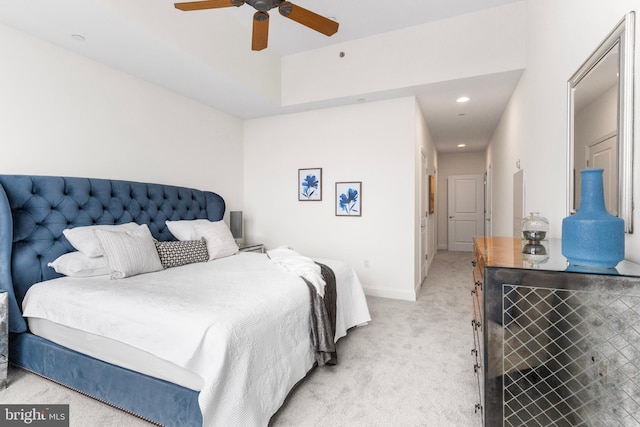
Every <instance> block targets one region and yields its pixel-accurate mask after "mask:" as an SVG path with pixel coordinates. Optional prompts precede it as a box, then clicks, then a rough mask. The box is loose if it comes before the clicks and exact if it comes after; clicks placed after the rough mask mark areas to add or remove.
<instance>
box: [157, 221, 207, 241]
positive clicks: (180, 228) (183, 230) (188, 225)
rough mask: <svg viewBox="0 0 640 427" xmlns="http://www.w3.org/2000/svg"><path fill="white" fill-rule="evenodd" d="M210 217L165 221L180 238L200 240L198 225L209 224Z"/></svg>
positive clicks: (175, 235)
mask: <svg viewBox="0 0 640 427" xmlns="http://www.w3.org/2000/svg"><path fill="white" fill-rule="evenodd" d="M209 222H211V221H209V220H208V219H189V220H182V221H165V224H167V228H168V229H169V231H170V232H171V234H173V236H174V237H175V238H176V239H178V240H198V236H197V233H196V228H195V227H196V225H198V224H207V223H209Z"/></svg>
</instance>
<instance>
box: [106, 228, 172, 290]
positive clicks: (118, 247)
mask: <svg viewBox="0 0 640 427" xmlns="http://www.w3.org/2000/svg"><path fill="white" fill-rule="evenodd" d="M95 233H96V236H97V237H98V240H100V245H102V249H103V250H104V254H105V256H106V257H107V261H108V263H109V267H110V268H111V278H112V279H123V278H125V277H130V276H135V275H136V274H142V273H151V272H153V271H158V270H162V263H161V262H160V257H159V256H158V252H157V251H156V246H155V245H154V243H153V236H151V232H150V231H149V227H147V225H146V224H143V225H142V226H141V227H140V228H138V229H136V230H127V231H110V230H96V231H95Z"/></svg>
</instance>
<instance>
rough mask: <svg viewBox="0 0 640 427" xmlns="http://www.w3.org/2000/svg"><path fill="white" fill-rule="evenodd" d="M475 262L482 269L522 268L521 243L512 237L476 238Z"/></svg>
mask: <svg viewBox="0 0 640 427" xmlns="http://www.w3.org/2000/svg"><path fill="white" fill-rule="evenodd" d="M474 251H475V256H476V262H478V263H479V264H481V265H482V266H483V267H512V268H522V241H521V239H517V238H514V237H476V238H475V239H474Z"/></svg>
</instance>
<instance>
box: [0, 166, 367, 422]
mask: <svg viewBox="0 0 640 427" xmlns="http://www.w3.org/2000/svg"><path fill="white" fill-rule="evenodd" d="M224 212H225V203H224V200H223V199H222V198H221V197H220V196H219V195H217V194H215V193H213V192H208V191H200V190H196V189H190V188H184V187H176V186H170V185H162V184H151V183H140V182H131V181H119V180H107V179H94V178H75V177H50V176H25V175H0V290H3V291H6V292H7V294H8V299H9V332H10V349H9V359H10V362H11V363H12V364H14V365H16V366H19V367H22V368H24V369H27V370H29V371H31V372H34V373H36V374H39V375H41V376H44V377H46V378H49V379H51V380H53V381H56V382H58V383H61V384H63V385H65V386H67V387H70V388H72V389H75V390H77V391H79V392H81V393H84V394H87V395H89V396H91V397H94V398H96V399H98V400H101V401H103V402H105V403H107V404H110V405H112V406H115V407H117V408H120V409H122V410H125V411H127V412H130V413H132V414H134V415H137V416H140V417H142V418H144V419H146V420H148V421H151V422H154V423H157V424H161V425H166V426H181V427H182V426H200V425H205V426H217V425H225V426H232V425H242V426H251V425H256V426H260V425H267V424H268V422H269V419H270V417H271V416H272V415H273V414H274V413H275V412H276V411H277V410H278V408H279V407H280V406H281V404H282V403H283V402H284V399H285V398H286V396H287V395H288V393H289V392H290V391H291V389H292V388H293V387H294V386H295V384H296V383H297V382H299V381H300V380H302V379H303V378H304V376H305V375H306V374H307V372H308V371H309V370H310V369H312V368H313V367H314V365H316V363H317V353H316V351H315V349H314V346H313V342H314V337H313V336H312V334H311V332H310V331H311V329H312V328H311V326H312V323H313V322H314V320H313V317H312V316H311V314H312V311H313V309H312V305H311V304H310V302H311V300H313V295H314V293H313V292H312V291H311V289H312V285H311V282H310V281H309V280H307V279H306V278H304V277H301V276H300V275H296V274H295V272H292V271H285V270H286V269H283V268H282V266H281V265H278V264H277V263H275V262H273V259H271V258H270V257H269V256H268V255H267V254H257V253H242V252H241V253H237V254H234V255H231V256H223V257H220V258H218V259H214V260H211V261H208V262H198V263H189V264H186V265H180V266H178V267H176V268H163V269H159V270H157V271H152V272H148V273H145V274H139V275H133V276H132V277H127V278H123V279H121V280H112V279H111V275H97V276H92V277H81V278H78V277H66V276H62V275H61V274H59V273H56V271H55V270H54V269H53V268H51V267H49V264H50V263H51V262H53V261H54V260H56V259H58V258H59V257H61V256H62V255H64V254H69V253H73V252H74V251H76V249H75V248H74V246H72V244H71V243H70V242H69V240H68V239H67V238H66V237H65V230H69V229H75V228H77V229H79V228H80V227H86V226H95V225H110V226H112V225H117V224H130V223H135V224H136V226H137V227H140V228H144V229H146V230H148V232H149V233H150V234H151V235H152V236H153V238H154V239H155V240H157V241H159V242H171V241H176V238H175V236H174V234H172V233H171V231H170V230H169V229H168V227H167V221H170V222H175V223H178V222H179V223H182V222H185V221H187V222H191V221H193V220H206V222H207V223H208V222H211V223H217V224H221V223H222V222H221V221H222V219H223V216H224ZM136 230H138V229H136ZM136 233H137V231H136ZM96 234H99V232H96ZM104 234H107V233H104ZM117 235H121V234H117ZM208 244H209V242H207V245H208ZM207 247H208V248H209V246H207ZM210 252H211V251H210ZM318 262H319V263H320V265H321V266H322V268H323V273H324V272H330V273H331V274H332V275H333V276H335V286H336V288H335V291H336V292H335V293H336V296H337V301H336V303H335V310H336V311H335V331H334V332H335V334H334V335H333V337H334V340H333V341H334V342H335V341H337V340H338V339H339V338H340V337H342V336H344V335H346V333H347V330H348V329H349V328H351V327H353V326H357V325H359V324H363V323H366V322H368V321H369V320H370V317H369V312H368V308H367V306H366V300H365V298H364V294H363V292H362V287H361V285H360V283H359V281H358V279H357V276H356V274H355V272H354V271H353V269H352V268H351V267H349V266H348V265H346V264H345V263H343V262H340V261H336V260H318ZM305 282H306V283H305ZM203 283H205V284H206V286H204V285H203ZM31 288H33V289H31ZM25 299H26V301H25ZM109 301H110V302H111V303H112V304H111V305H108V304H107V302H109ZM23 303H25V306H26V311H25V312H23ZM62 306H68V309H66V311H60V312H57V310H61V308H60V307H62ZM103 307H114V308H109V309H106V308H105V309H103ZM203 322H204V323H203ZM207 322H208V323H207Z"/></svg>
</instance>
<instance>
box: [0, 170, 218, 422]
mask: <svg viewBox="0 0 640 427" xmlns="http://www.w3.org/2000/svg"><path fill="white" fill-rule="evenodd" d="M224 211H225V203H224V200H223V199H222V198H221V197H220V196H219V195H217V194H215V193H212V192H207V191H200V190H195V189H191V188H183V187H175V186H169V185H160V184H148V183H139V182H131V181H117V180H107V179H93V178H70V177H51V176H25V175H0V290H2V291H6V292H7V293H8V296H9V332H10V338H9V341H10V346H9V360H10V362H11V363H12V364H14V365H17V366H20V367H23V368H25V369H27V370H29V371H32V372H35V373H37V374H39V375H42V376H44V377H46V378H49V379H51V380H53V381H56V382H58V383H61V384H63V385H66V386H68V387H71V388H73V389H75V390H77V391H80V392H82V393H84V394H87V395H89V396H92V397H94V398H96V399H99V400H101V401H103V402H105V403H108V404H111V405H113V406H116V407H118V408H120V409H123V410H125V411H128V412H131V413H133V414H136V415H138V416H140V417H142V418H145V419H147V420H149V421H152V422H155V423H158V424H162V425H167V426H176V427H177V426H180V427H184V426H201V425H202V416H201V414H200V408H199V406H198V393H197V392H195V391H193V390H189V389H187V388H184V387H181V386H178V385H175V384H172V383H169V382H166V381H162V380H158V379H156V378H152V377H149V376H146V375H142V374H140V373H137V372H133V371H130V370H128V369H124V368H120V367H118V366H115V365H111V364H109V363H105V362H102V361H100V360H97V359H94V358H92V357H89V356H86V355H83V354H80V353H78V352H75V351H73V350H70V349H67V348H65V347H62V346H59V345H57V344H55V343H53V342H51V341H48V340H45V339H43V338H40V337H37V336H35V335H33V334H31V333H30V332H29V331H28V327H27V323H26V321H25V319H24V318H23V317H22V313H21V304H22V300H23V298H24V295H25V294H26V292H27V290H28V289H29V287H30V286H31V285H33V284H34V283H37V282H41V281H43V280H48V279H52V278H55V277H58V276H59V274H57V273H56V272H55V271H54V270H53V269H52V268H50V267H48V266H47V264H48V263H49V262H51V261H53V260H54V259H56V258H57V257H58V256H60V255H62V254H64V253H67V252H71V251H73V250H74V249H73V247H72V246H71V245H70V244H69V242H68V241H67V240H66V238H65V237H64V235H63V234H62V231H63V230H64V229H65V228H71V227H77V226H82V225H94V224H122V223H126V222H131V221H135V222H137V223H139V224H147V225H148V226H149V229H150V230H151V233H152V234H153V236H154V237H155V238H156V239H158V240H174V238H173V236H172V235H171V233H170V232H169V230H168V229H167V228H166V225H165V221H166V220H180V219H197V218H207V219H209V220H212V221H218V220H221V219H222V218H223V215H224ZM168 345H170V344H168ZM9 387H10V386H9Z"/></svg>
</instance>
